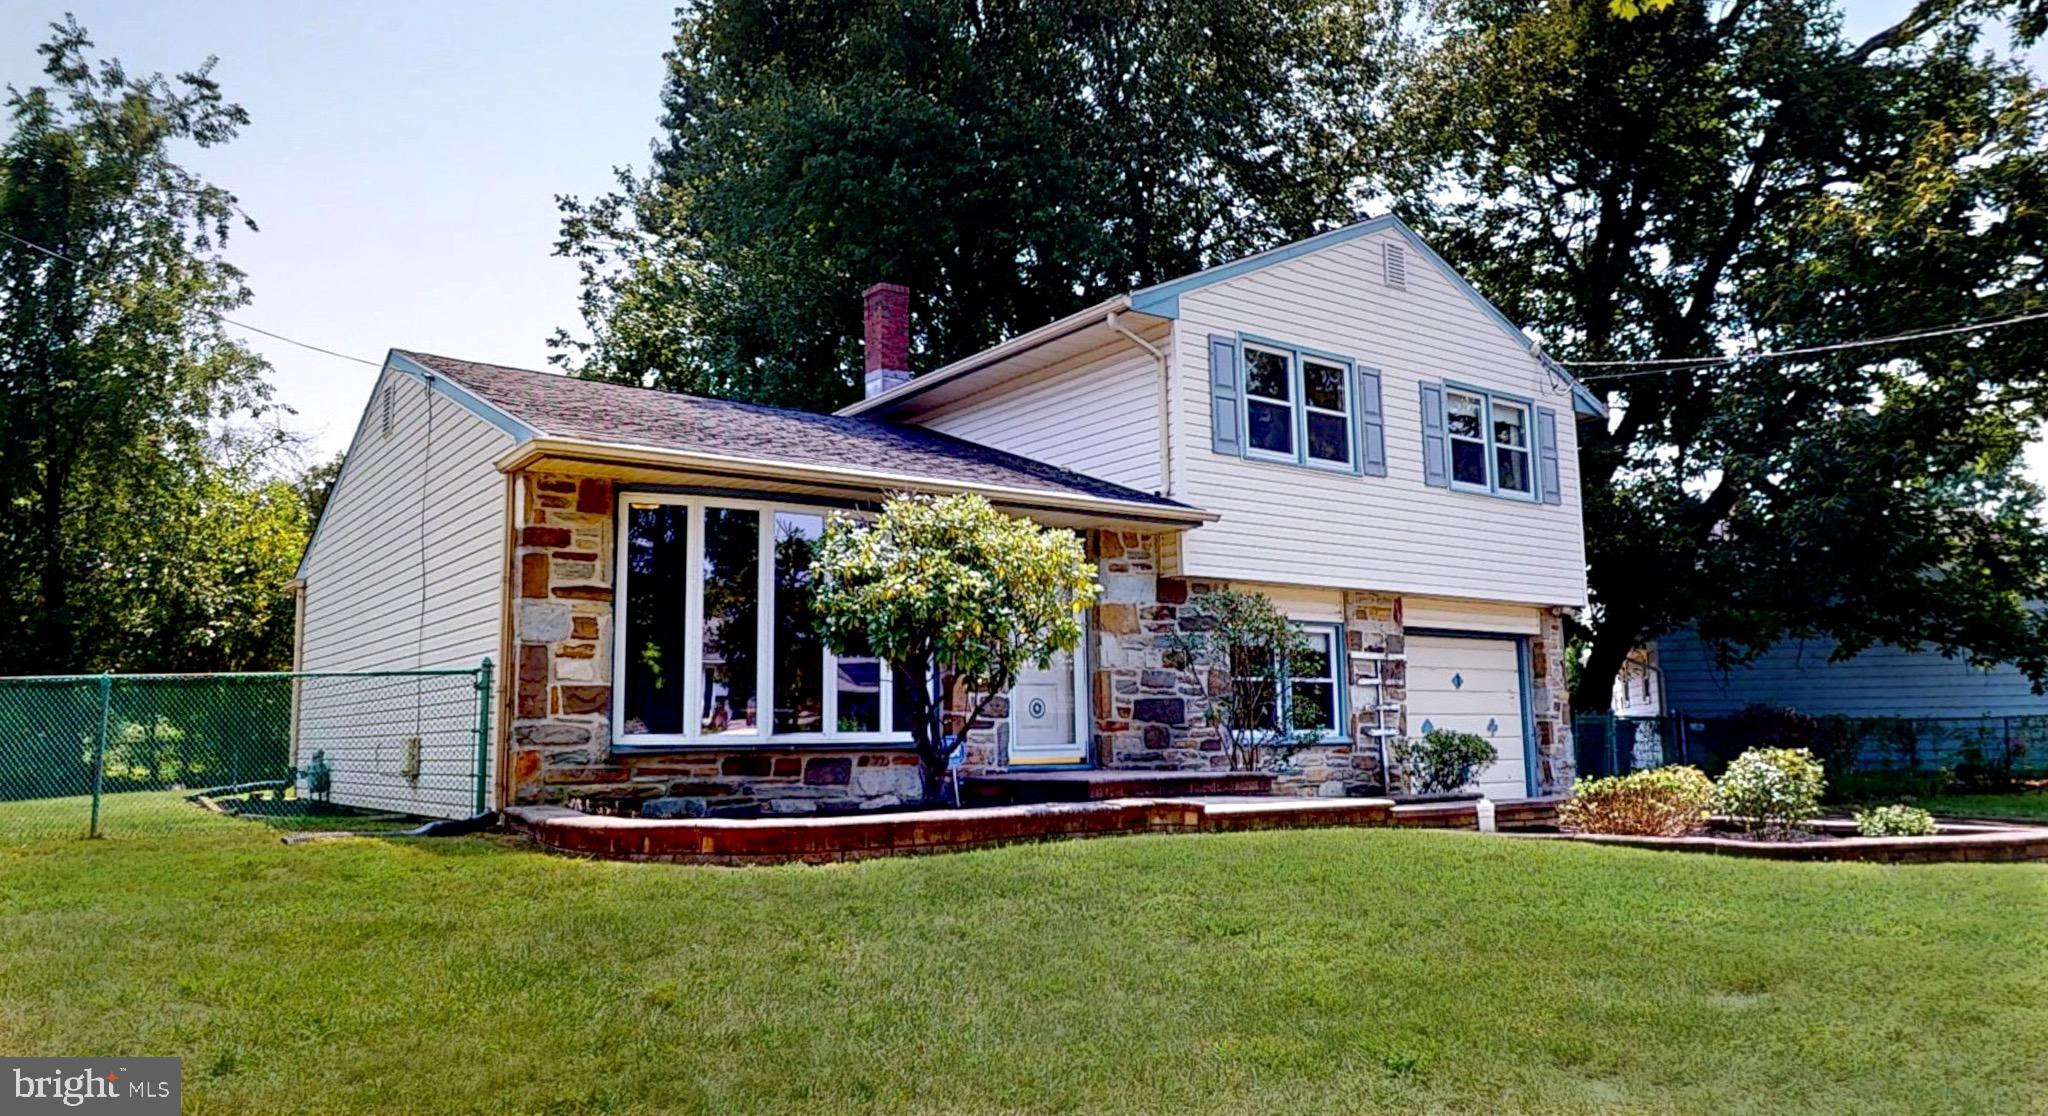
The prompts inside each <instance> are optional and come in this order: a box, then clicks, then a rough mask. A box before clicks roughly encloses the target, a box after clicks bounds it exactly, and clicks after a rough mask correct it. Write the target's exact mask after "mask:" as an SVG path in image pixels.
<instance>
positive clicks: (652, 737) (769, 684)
mask: <svg viewBox="0 0 2048 1116" xmlns="http://www.w3.org/2000/svg"><path fill="white" fill-rule="evenodd" d="M635 504H667V505H671V506H679V507H684V508H687V509H689V521H688V526H687V527H686V531H687V537H686V538H685V540H684V545H683V553H684V559H683V560H684V562H685V563H686V564H687V565H688V567H689V571H690V573H689V578H688V580H687V581H686V583H685V585H684V591H683V601H684V607H683V625H684V631H683V695H682V697H683V731H682V732H679V733H654V732H635V733H629V732H624V731H622V730H621V729H620V728H619V726H621V725H624V724H625V723H626V689H627V687H626V651H627V648H626V642H627V635H628V632H629V630H630V628H629V625H628V621H627V610H628V609H629V608H631V607H632V606H631V600H630V597H631V594H630V593H629V592H628V591H627V584H626V579H627V577H628V576H629V574H628V573H627V569H626V567H627V561H628V557H629V555H630V553H631V547H630V542H629V538H628V536H629V532H630V530H631V527H632V507H633V505H635ZM708 507H716V508H732V509H734V510H738V511H752V512H755V513H756V514H758V515H759V516H760V531H759V538H758V540H757V541H758V544H759V546H760V551H759V558H758V560H757V561H756V563H755V566H756V569H755V578H756V579H757V580H756V583H755V584H756V594H757V596H756V600H757V601H758V602H759V604H758V607H757V608H756V610H755V624H756V632H755V638H756V639H757V640H758V641H759V642H758V644H757V645H756V651H755V654H754V660H755V670H756V671H757V674H756V676H755V683H754V686H755V693H756V695H758V696H757V697H756V699H755V709H756V714H755V716H756V725H757V730H756V731H754V732H751V733H746V732H723V733H714V734H707V733H705V732H704V731H703V726H702V725H701V724H699V722H698V710H699V709H701V708H703V697H704V573H703V571H704V510H705V509H706V508H708ZM841 510H843V509H840V508H835V507H829V506H821V505H817V504H795V503H789V502H787V501H767V500H748V499H740V498H729V497H724V496H705V495H697V494H686V493H671V492H632V491H625V492H621V493H619V497H618V515H617V519H618V522H617V523H616V524H614V535H615V540H616V541H615V544H614V547H613V550H614V554H613V556H612V558H613V569H614V574H613V578H614V580H613V590H612V608H613V612H614V615H613V617H612V726H613V728H612V739H613V741H614V742H615V743H616V744H618V745H620V746H622V747H626V748H644V749H650V750H652V749H660V748H681V747H688V748H708V749H719V750H736V749H742V748H755V747H761V746H764V745H778V746H783V747H787V746H789V745H792V744H821V743H831V744H888V745H907V744H909V743H910V734H909V733H907V732H891V731H888V730H887V729H884V730H881V731H877V732H840V731H838V730H837V729H836V727H832V728H827V727H821V728H820V731H818V732H783V733H778V732H776V731H775V691H774V689H773V686H774V682H775V513H776V512H778V511H781V512H791V513H794V514H798V515H820V516H825V517H827V518H830V516H831V515H832V513H833V512H835V511H841ZM824 657H825V658H824V663H823V665H822V673H821V675H820V681H819V684H820V687H821V688H822V690H823V693H822V694H821V695H820V717H821V726H837V725H838V724H839V686H838V677H839V671H838V662H839V657H838V656H837V655H835V654H833V652H832V649H831V648H829V647H827V648H825V649H824ZM879 677H880V684H881V706H882V708H881V721H880V723H881V724H883V725H889V724H893V723H894V719H893V718H894V714H895V700H896V685H895V677H894V672H893V671H892V670H891V669H890V667H889V664H888V663H887V662H884V663H882V664H881V670H880V674H879Z"/></svg>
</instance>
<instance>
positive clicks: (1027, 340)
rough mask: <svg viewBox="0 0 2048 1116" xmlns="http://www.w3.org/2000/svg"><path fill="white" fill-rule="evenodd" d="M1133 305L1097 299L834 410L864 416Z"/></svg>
mask: <svg viewBox="0 0 2048 1116" xmlns="http://www.w3.org/2000/svg"><path fill="white" fill-rule="evenodd" d="M1130 308H1131V296H1129V295H1118V296H1116V297H1115V298H1112V299H1110V300H1109V301H1107V302H1098V303H1096V304H1095V305H1093V306H1090V307H1088V308H1087V309H1085V310H1078V311H1076V312H1074V313H1072V314H1069V315H1067V316H1066V317H1064V318H1061V319H1059V320H1058V321H1056V322H1049V323H1047V324H1045V325H1042V326H1039V327H1038V328H1037V329H1034V330H1032V331H1031V332H1029V333H1020V334H1018V335H1017V336H1015V337H1012V338H1010V339H1009V340H1008V341H1004V342H1002V343H1001V344H999V345H997V346H995V347H994V348H992V349H983V350H982V351H980V352H978V353H976V354H974V355H973V356H971V357H965V358H962V359H960V360H956V361H954V362H953V363H951V364H948V365H946V366H945V367H943V368H937V369H933V370H932V371H930V372H927V373H925V374H924V375H922V376H917V377H913V378H912V379H911V381H910V382H909V383H907V384H903V385H901V386H899V387H894V388H891V389H890V390H888V391H885V392H883V393H882V394H880V395H877V396H874V397H872V398H869V399H863V400H861V401H860V402H858V403H849V404H847V405H846V406H844V407H841V408H839V409H838V410H837V411H835V412H833V413H834V414H839V415H864V414H867V413H868V412H869V411H873V410H875V409H877V408H880V407H886V406H888V405H890V404H892V403H898V402H901V401H903V400H905V399H909V398H912V397H914V396H917V395H922V394H923V393H925V392H927V391H930V390H931V389H933V388H935V387H938V386H939V385H940V384H945V383H950V382H952V381H954V380H957V379H959V378H960V377H962V376H965V375H967V374H968V373H970V372H978V371H980V370H981V369H983V368H987V367H988V366H989V365H991V364H996V363H999V362H1001V361H1004V360H1008V359H1009V358H1011V357H1013V356H1017V355H1019V354H1021V353H1025V352H1029V351H1030V350H1032V349H1035V348H1037V347H1039V346H1040V345H1044V344H1047V343H1049V342H1052V341H1057V340H1059V339H1060V338H1062V337H1065V336H1066V335H1067V334H1069V333H1072V332H1074V331H1075V330H1078V329H1083V328H1085V327H1087V326H1091V325H1094V324H1095V323H1097V322H1099V321H1101V320H1102V317H1103V315H1104V314H1109V315H1115V314H1116V313H1117V312H1119V311H1124V310H1129V309H1130Z"/></svg>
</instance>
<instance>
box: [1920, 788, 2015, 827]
mask: <svg viewBox="0 0 2048 1116" xmlns="http://www.w3.org/2000/svg"><path fill="white" fill-rule="evenodd" d="M1917 805H1919V806H1920V808H1921V809H1923V810H1931V811H1933V812H1934V813H1936V814H1939V815H1943V816H1947V817H1957V818H2014V819H2018V820H2021V821H2039V822H2048V791H2044V790H2033V791H2023V792H2020V793H2017V794H1944V795H1937V796H1935V797H1932V798H1923V799H1921V800H1920V801H1919V803H1918V804H1917Z"/></svg>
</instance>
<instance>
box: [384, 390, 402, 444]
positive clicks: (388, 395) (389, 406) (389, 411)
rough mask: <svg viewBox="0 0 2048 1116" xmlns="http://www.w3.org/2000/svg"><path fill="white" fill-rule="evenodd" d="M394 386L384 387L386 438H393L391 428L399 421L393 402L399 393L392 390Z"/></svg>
mask: <svg viewBox="0 0 2048 1116" xmlns="http://www.w3.org/2000/svg"><path fill="white" fill-rule="evenodd" d="M394 386H395V385H393V384H385V385H384V398H383V400H382V402H383V404H384V436H385V437H386V438H389V437H391V427H392V425H393V424H394V423H395V422H396V421H397V419H396V417H395V415H396V412H395V411H394V410H393V402H392V401H393V399H394V398H395V397H396V396H397V394H398V393H397V392H395V391H393V390H392V388H393V387H394Z"/></svg>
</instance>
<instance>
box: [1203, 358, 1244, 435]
mask: <svg viewBox="0 0 2048 1116" xmlns="http://www.w3.org/2000/svg"><path fill="white" fill-rule="evenodd" d="M1243 400H1244V390H1243V389H1242V388H1241V387H1240V386H1239V385H1238V373H1237V338H1235V337H1224V336H1222V335H1220V334H1210V335H1209V444H1210V446H1211V447H1212V448H1213V449H1215V451H1216V452H1217V453H1227V454H1231V455H1232V456H1237V457H1242V456H1243V455H1244V439H1243V437H1242V436H1240V434H1239V430H1240V429H1241V428H1242V425H1243V423H1242V420H1241V419H1240V418H1239V416H1238V410H1239V409H1240V408H1241V407H1242V406H1243Z"/></svg>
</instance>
